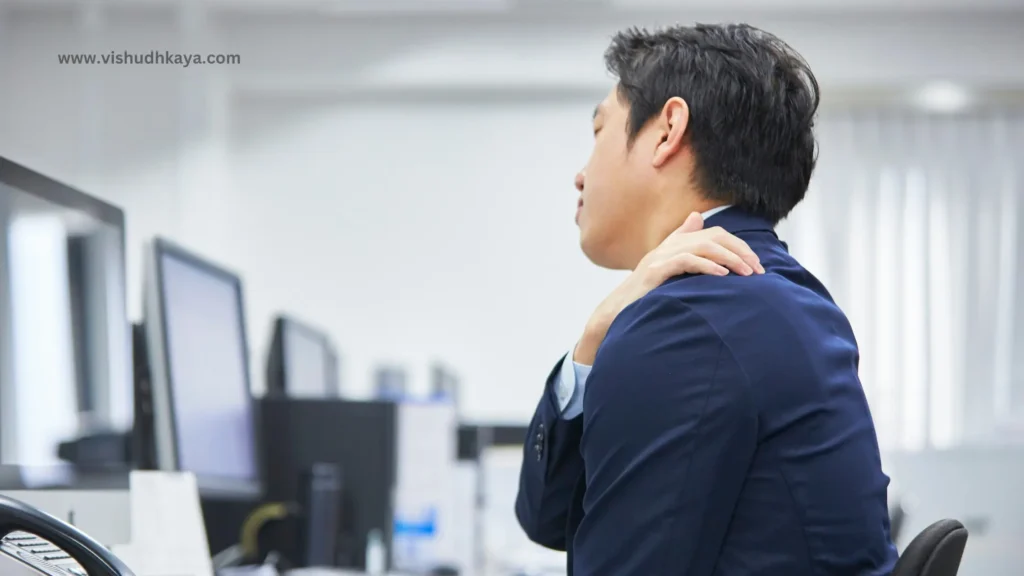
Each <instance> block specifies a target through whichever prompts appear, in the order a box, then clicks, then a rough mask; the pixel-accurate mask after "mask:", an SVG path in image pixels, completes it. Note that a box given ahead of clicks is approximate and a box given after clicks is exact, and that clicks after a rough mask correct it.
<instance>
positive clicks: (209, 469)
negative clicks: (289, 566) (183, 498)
mask: <svg viewBox="0 0 1024 576" xmlns="http://www.w3.org/2000/svg"><path fill="white" fill-rule="evenodd" d="M148 248H149V249H148V250H147V252H146V262H145V264H146V276H145V284H144V288H145V294H144V296H145V299H144V301H143V304H144V309H145V321H144V324H145V329H146V330H145V332H146V334H145V340H146V342H145V344H146V349H147V352H148V368H149V373H148V375H149V379H150V384H151V386H150V388H151V405H152V414H153V440H154V444H155V454H156V464H157V467H158V468H159V469H161V470H187V471H190V472H192V473H194V474H195V476H196V482H197V485H198V487H199V491H200V495H201V496H203V497H204V498H215V499H225V498H227V499H230V498H240V499H255V498H256V497H258V496H259V493H260V477H259V465H258V460H257V456H258V454H257V449H256V445H257V442H256V429H255V422H254V415H253V412H254V401H253V398H252V394H251V392H250V385H249V357H248V343H247V338H246V326H245V315H244V303H243V296H242V281H241V279H240V278H239V277H238V276H237V275H235V274H233V273H231V272H229V271H228V270H226V269H224V268H222V267H220V266H218V265H215V264H213V263H211V262H209V261H207V260H205V259H203V258H201V257H199V256H197V255H195V254H193V253H191V252H188V251H186V250H185V249H183V248H181V247H178V246H175V245H173V244H171V243H169V242H168V241H166V240H163V239H159V238H158V239H156V240H154V241H153V242H152V243H151V244H150V245H149V247H148Z"/></svg>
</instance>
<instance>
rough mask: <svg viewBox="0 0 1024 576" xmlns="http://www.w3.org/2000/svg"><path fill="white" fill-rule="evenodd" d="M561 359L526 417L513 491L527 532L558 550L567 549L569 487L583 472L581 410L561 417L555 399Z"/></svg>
mask: <svg viewBox="0 0 1024 576" xmlns="http://www.w3.org/2000/svg"><path fill="white" fill-rule="evenodd" d="M563 362H571V359H569V358H568V356H566V357H565V358H563V359H562V361H560V362H559V363H558V364H557V365H555V368H554V370H552V371H551V374H550V375H549V376H548V379H547V382H546V383H545V385H544V392H543V394H541V397H540V402H539V403H538V404H537V410H536V411H535V412H534V414H533V419H532V420H531V421H530V426H529V428H528V432H527V437H526V441H525V442H524V446H523V465H522V468H521V469H520V472H519V493H518V495H517V496H516V518H517V519H518V520H519V525H520V526H522V528H523V531H524V532H525V533H526V535H527V537H529V539H530V540H532V541H533V542H536V543H537V544H540V545H541V546H545V547H547V548H552V549H554V550H560V551H565V550H566V546H567V542H566V521H567V518H568V515H569V508H570V504H571V499H572V493H573V489H574V488H575V486H576V482H577V481H578V480H579V478H580V475H581V474H582V473H583V457H582V455H581V454H580V437H581V435H582V434H583V415H582V414H580V415H578V416H576V417H575V418H572V419H568V420H567V419H564V418H562V417H561V415H560V411H559V408H558V406H557V404H556V400H555V394H554V386H555V385H556V382H557V380H558V378H559V373H560V371H561V368H562V364H563Z"/></svg>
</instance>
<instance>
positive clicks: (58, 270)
mask: <svg viewBox="0 0 1024 576" xmlns="http://www.w3.org/2000/svg"><path fill="white" fill-rule="evenodd" d="M124 255H125V247H124V213H123V211H122V210H121V209H120V208H118V207H116V206H113V205H111V204H108V203H106V202H103V201H102V200H99V199H97V198H95V197H93V196H90V195H88V194H85V193H84V192H82V191H80V190H77V189H75V188H73V187H71V186H68V185H66V184H63V183H61V182H58V181H56V180H53V179H51V178H49V177H47V176H44V175H42V174H40V173H38V172H35V171H33V170H31V169H29V168H26V167H24V166H22V165H19V164H17V163H15V162H12V161H10V160H8V159H6V158H2V157H0V403H4V404H6V407H5V408H4V413H5V414H14V413H17V412H18V411H19V406H20V405H23V403H37V404H39V403H45V404H46V405H47V406H51V407H52V410H51V415H52V417H53V418H54V421H60V422H77V421H78V420H79V417H80V416H83V418H82V420H83V421H86V422H88V423H89V427H88V429H87V430H80V431H75V432H71V433H67V434H66V437H63V438H57V437H56V435H54V433H53V432H52V427H50V426H49V425H48V424H47V423H46V422H45V421H42V420H40V421H39V422H38V424H33V425H32V427H31V429H25V428H21V429H19V433H20V435H18V436H15V438H13V439H12V438H10V436H14V429H13V427H14V426H15V425H17V422H16V421H15V419H13V418H5V419H4V420H3V421H2V422H0V435H8V439H7V440H4V441H3V442H0V447H2V450H0V463H3V464H22V463H28V462H32V463H33V465H34V464H36V463H41V462H53V463H54V464H56V463H57V459H58V444H59V443H60V442H63V441H72V440H74V436H75V435H76V434H79V433H84V434H87V435H88V434H94V433H98V434H107V433H123V432H127V431H129V430H131V428H132V414H133V410H132V385H131V356H130V353H129V348H128V342H129V337H128V329H129V325H128V320H127V311H126V306H125V256H124ZM39 274H44V275H45V279H46V281H47V282H46V283H44V285H42V286H41V285H39V284H38V283H37V276H38V275H39ZM53 281H56V282H59V283H60V285H59V286H58V285H52V284H49V282H53ZM65 291H66V292H65ZM26 293H32V295H33V296H38V298H41V299H43V300H42V301H41V302H42V305H41V306H39V307H32V306H24V305H21V300H20V295H21V294H26ZM47 299H49V300H50V302H47V301H46V300H47ZM50 304H52V306H51V305H50ZM37 313H38V314H44V315H45V316H46V317H45V318H40V317H37V316H35V314H37ZM55 321H57V322H61V323H63V324H64V325H63V326H55V325H54V322H55ZM46 327H48V331H54V330H55V329H57V330H59V333H60V334H65V335H68V336H69V339H68V340H67V341H66V346H60V347H59V348H57V347H55V346H57V345H58V344H60V343H59V342H54V340H56V338H51V336H53V335H52V334H49V333H48V332H46V331H44V332H40V329H41V328H46ZM16 346H17V347H18V348H19V349H18V351H17V353H16V352H15V347H16ZM48 346H49V347H51V348H50V349H47V347H48ZM60 353H65V354H66V355H67V356H66V362H67V364H68V365H70V366H72V369H71V370H70V371H67V373H66V374H65V373H63V372H61V373H57V372H52V371H50V370H49V369H50V367H52V366H54V365H59V364H55V363H53V362H52V361H51V362H49V363H47V360H42V359H43V358H49V359H51V360H52V359H53V358H54V357H55V355H56V354H60ZM22 362H24V364H21V365H20V366H19V364H20V363H22ZM40 381H42V382H46V387H49V388H50V389H49V391H47V389H46V387H43V386H39V385H37V384H38V382H40ZM61 434H64V432H62V433H61ZM28 437H32V438H34V439H38V438H47V445H46V446H45V447H42V450H40V449H39V448H36V447H33V448H30V447H29V446H38V445H39V443H38V442H35V443H30V444H23V445H21V446H19V438H20V439H25V438H28ZM51 438H52V441H51V440H50V439H51ZM51 442H52V443H51ZM93 454H94V455H97V454H96V453H93Z"/></svg>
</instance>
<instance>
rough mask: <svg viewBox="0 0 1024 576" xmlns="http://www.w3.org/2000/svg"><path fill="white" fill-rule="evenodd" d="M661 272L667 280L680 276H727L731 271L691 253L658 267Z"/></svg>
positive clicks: (671, 259) (665, 261)
mask: <svg viewBox="0 0 1024 576" xmlns="http://www.w3.org/2000/svg"><path fill="white" fill-rule="evenodd" d="M658 269H659V272H661V275H662V276H663V277H664V278H665V279H668V278H671V277H673V276H679V275H680V274H706V275H712V276H725V275H726V274H728V273H729V270H728V269H726V268H725V267H723V266H719V265H718V264H715V263H714V262H712V261H711V260H708V259H707V258H702V257H700V256H696V255H694V254H690V253H689V252H684V253H682V254H676V255H675V256H672V257H671V258H668V259H667V260H664V261H662V262H661V263H659V265H658Z"/></svg>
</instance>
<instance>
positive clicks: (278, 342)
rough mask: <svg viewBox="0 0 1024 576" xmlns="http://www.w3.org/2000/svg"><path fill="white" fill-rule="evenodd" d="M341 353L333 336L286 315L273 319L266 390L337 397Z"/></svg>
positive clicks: (292, 394) (286, 394) (280, 393)
mask: <svg viewBox="0 0 1024 576" xmlns="http://www.w3.org/2000/svg"><path fill="white" fill-rule="evenodd" d="M340 392H341V391H340V390H339V388H338V355H337V352H336V350H335V348H334V345H333V344H332V343H331V339H330V338H329V337H328V336H327V334H326V333H324V332H323V331H321V330H317V329H316V328H313V327H312V326H310V325H309V324H306V323H303V322H301V321H299V320H296V319H295V318H292V317H290V316H287V315H283V314H282V315H278V316H277V317H276V318H275V319H274V331H273V336H272V337H271V342H270V350H269V353H268V354H267V393H268V394H272V395H280V396H288V397H291V398H337V397H338V396H339V395H340Z"/></svg>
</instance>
